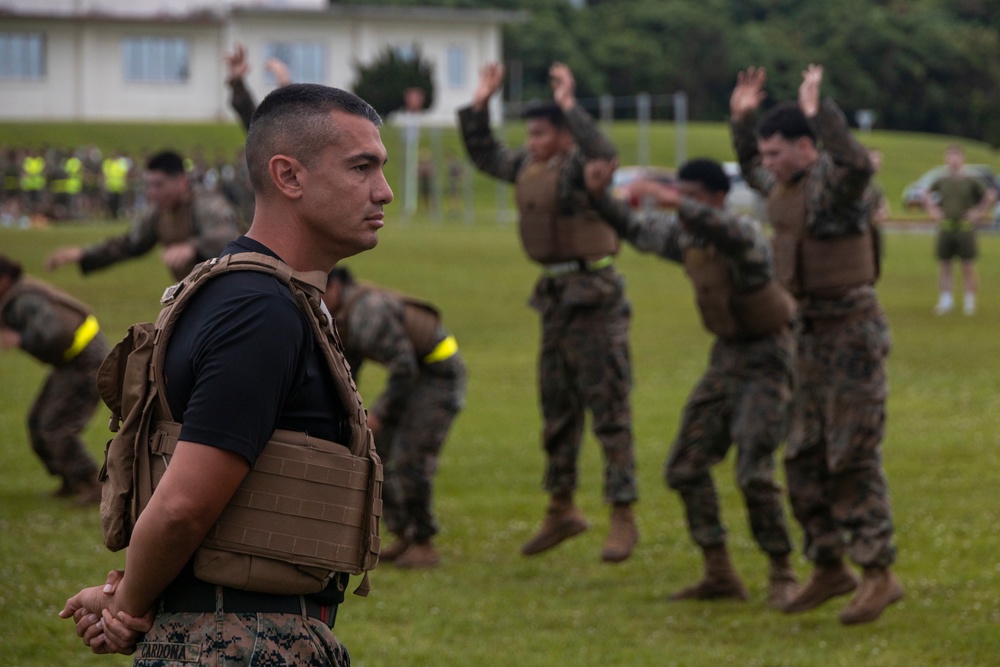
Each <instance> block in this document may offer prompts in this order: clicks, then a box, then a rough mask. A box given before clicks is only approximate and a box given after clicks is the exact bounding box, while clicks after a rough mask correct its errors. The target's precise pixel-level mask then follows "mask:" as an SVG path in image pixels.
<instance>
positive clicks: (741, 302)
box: [683, 246, 795, 340]
mask: <svg viewBox="0 0 1000 667" xmlns="http://www.w3.org/2000/svg"><path fill="white" fill-rule="evenodd" d="M683 259H684V269H685V271H686V272H687V274H688V276H689V277H690V278H691V282H692V283H693V284H694V293H695V301H696V302H697V304H698V312H699V313H700V314H701V321H702V324H704V325H705V328H706V329H708V330H709V331H711V332H712V333H714V334H715V335H716V336H718V337H719V338H722V339H723V340H746V339H751V338H760V337H762V336H768V335H771V334H775V333H778V332H779V331H781V330H782V329H783V328H784V327H786V326H788V323H789V322H791V320H792V317H793V315H794V314H795V300H794V299H793V298H792V296H791V295H790V294H789V293H788V292H787V291H786V290H785V289H784V288H783V287H781V285H779V284H778V281H776V280H773V279H772V280H769V281H768V282H767V283H765V284H764V285H763V286H761V287H758V288H756V289H754V290H751V291H749V292H746V293H743V294H740V293H738V292H737V291H736V289H735V288H734V286H733V278H732V275H731V274H730V273H729V268H728V267H727V266H726V261H725V259H724V258H723V256H722V254H721V253H719V252H718V251H717V250H716V248H715V246H708V247H705V248H688V249H687V250H685V251H684V257H683Z"/></svg>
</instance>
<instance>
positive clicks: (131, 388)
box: [97, 253, 382, 595]
mask: <svg viewBox="0 0 1000 667" xmlns="http://www.w3.org/2000/svg"><path fill="white" fill-rule="evenodd" d="M229 271H260V272H263V273H267V274H269V275H272V276H274V277H276V278H278V279H280V280H281V281H282V282H284V283H285V284H287V285H288V287H289V289H290V290H291V292H292V295H293V296H294V297H295V301H296V303H297V304H298V305H299V308H301V309H302V311H303V312H304V313H306V315H307V319H308V320H309V321H310V322H311V323H312V329H313V334H314V336H315V338H316V340H317V342H318V343H319V347H320V348H321V349H322V351H323V355H324V357H325V358H326V360H327V365H328V367H329V369H330V373H331V375H332V376H333V379H334V383H335V384H336V387H337V399H338V401H339V402H340V404H341V405H343V406H344V408H345V410H346V412H347V416H348V421H349V423H350V430H351V436H350V442H348V443H347V444H346V445H345V444H338V443H336V442H331V441H328V440H321V439H319V438H314V437H310V436H308V435H306V434H305V433H299V432H294V431H284V430H277V431H275V432H274V433H273V434H272V436H271V439H270V440H269V441H268V442H267V445H266V446H265V447H264V449H263V451H262V452H261V454H260V456H259V457H258V459H257V461H256V463H255V464H254V466H253V468H252V469H251V470H250V472H249V473H248V474H247V476H246V477H245V478H244V480H243V482H242V483H241V484H240V486H239V488H238V489H237V491H236V493H235V494H233V497H232V499H231V500H230V501H229V504H228V505H227V506H226V508H225V509H224V510H223V512H222V514H221V516H220V517H219V519H218V521H216V523H215V525H214V526H213V527H212V528H211V529H210V530H209V532H208V535H207V536H206V537H205V539H204V541H203V542H202V543H201V546H199V548H198V550H197V551H196V552H195V555H194V573H195V576H196V577H198V578H199V579H201V580H202V581H206V582H208V583H211V584H217V585H222V586H229V587H232V588H238V589H243V590H250V591H257V592H262V593H278V594H284V595H301V594H307V593H316V592H319V591H321V590H323V589H324V588H325V587H326V586H327V584H328V583H329V582H330V580H331V578H332V577H333V576H334V574H336V573H337V572H348V573H350V574H360V573H362V572H367V570H370V569H372V568H373V567H375V564H376V563H377V562H378V553H379V548H380V545H381V540H380V537H379V517H380V516H381V514H382V464H381V461H380V460H379V458H378V455H377V454H376V453H375V442H374V439H373V438H372V435H371V431H370V430H369V429H368V425H367V418H366V416H365V411H364V407H363V406H362V404H361V397H360V396H359V395H358V392H357V388H356V387H355V385H354V381H353V380H352V379H351V375H350V371H349V369H348V368H347V363H346V361H345V360H344V356H343V352H342V347H341V344H340V341H339V339H338V338H337V336H336V332H335V330H334V328H333V326H332V324H331V321H330V318H329V317H328V316H327V313H326V310H325V308H324V307H323V306H322V305H321V304H322V301H321V298H320V297H321V295H322V290H323V289H324V288H325V286H326V274H325V273H323V272H321V271H315V272H311V273H304V274H303V273H297V272H295V271H293V270H292V269H291V267H289V266H288V265H287V264H284V263H283V262H281V261H279V260H277V259H275V258H273V257H269V256H267V255H263V254H258V253H239V254H234V255H227V256H225V257H222V258H219V259H213V260H210V261H207V262H202V263H201V264H199V265H198V266H197V267H195V269H194V270H193V271H192V272H191V274H190V275H188V276H187V277H186V278H185V279H184V280H182V281H181V282H179V283H177V284H175V285H173V286H171V287H169V288H168V289H167V291H166V292H165V293H164V295H163V298H162V299H161V303H162V304H163V309H162V310H161V311H160V314H159V316H158V317H157V319H156V324H155V325H151V324H149V323H142V324H135V325H133V326H132V327H131V328H130V329H129V333H128V334H127V335H126V336H125V339H124V340H123V341H122V342H121V343H119V344H118V345H117V346H116V347H115V348H114V350H112V352H111V354H110V355H109V356H108V358H107V360H106V361H105V362H104V364H103V365H102V366H101V369H100V371H99V372H98V378H97V379H98V388H99V390H100V392H101V397H102V398H103V399H104V402H105V403H107V405H108V407H109V408H111V423H110V428H111V430H112V431H113V432H115V436H114V437H113V438H112V439H111V441H110V442H109V443H108V447H107V451H106V454H105V463H104V467H103V469H102V470H101V481H102V482H103V485H104V488H103V493H102V496H103V497H102V500H101V523H102V525H103V528H104V542H105V544H106V545H107V547H108V548H109V549H111V550H112V551H117V550H119V549H121V548H123V547H125V546H127V545H128V542H129V539H130V537H131V533H132V529H133V528H134V527H135V522H136V520H137V519H138V518H139V515H140V514H141V513H142V510H143V509H144V508H145V507H146V505H147V504H148V503H149V500H150V498H151V497H152V495H153V491H154V490H155V489H156V486H157V484H158V483H159V481H160V479H161V478H162V477H163V474H164V472H165V471H166V469H167V466H168V464H169V462H170V458H171V456H172V455H173V452H174V448H175V446H176V444H177V438H178V436H179V434H180V429H181V425H180V424H178V423H177V422H174V421H173V420H172V417H171V414H170V408H169V405H168V404H167V399H166V395H165V392H164V388H165V386H166V383H165V381H164V378H163V363H164V359H165V357H166V349H167V342H168V341H169V339H170V334H171V333H172V332H173V329H174V326H175V324H176V322H177V319H178V317H179V316H180V314H181V312H182V311H183V309H184V306H185V305H186V304H187V302H188V300H189V299H190V298H191V296H192V295H193V294H195V293H196V292H197V290H198V288H199V287H201V286H202V285H203V284H204V283H205V282H206V281H207V280H209V279H211V278H214V277H216V276H219V275H221V274H223V273H226V272H229ZM368 589H369V585H368V576H367V574H366V575H365V578H364V579H363V581H362V582H361V584H360V585H359V586H358V589H357V590H356V591H355V593H356V594H358V595H367V593H368Z"/></svg>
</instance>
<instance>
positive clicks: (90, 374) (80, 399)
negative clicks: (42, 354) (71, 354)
mask: <svg viewBox="0 0 1000 667" xmlns="http://www.w3.org/2000/svg"><path fill="white" fill-rule="evenodd" d="M109 349H110V348H109V347H108V343H107V341H106V340H105V339H104V337H103V336H102V335H101V334H98V335H97V336H96V337H95V338H94V339H93V340H92V341H90V343H89V344H88V345H87V347H85V348H83V351H81V352H80V354H78V355H77V356H76V358H74V359H73V361H71V362H70V363H68V364H67V365H65V366H59V367H56V368H53V369H52V372H51V373H50V374H49V376H48V377H47V378H46V379H45V384H43V385H42V391H41V392H40V393H39V394H38V397H37V398H36V399H35V402H34V404H32V406H31V412H30V413H29V414H28V433H29V435H30V437H31V447H32V449H33V450H34V451H35V454H37V455H38V458H39V459H41V460H42V463H43V464H44V465H45V469H46V470H48V471H49V473H50V474H52V475H56V476H58V477H61V478H62V479H63V480H65V482H67V484H68V485H69V486H70V488H72V487H74V486H76V485H79V484H81V483H87V484H89V483H96V481H97V469H98V465H97V462H96V461H95V460H94V457H93V456H91V455H90V452H88V451H87V446H86V443H84V441H83V438H81V437H80V434H81V433H83V429H84V428H86V426H87V423H88V422H90V418H91V417H93V416H94V411H95V410H96V409H97V404H98V403H99V401H100V396H99V395H98V393H97V382H96V380H95V378H96V377H97V369H98V368H100V367H101V363H102V362H103V361H104V358H105V357H106V356H108V351H109Z"/></svg>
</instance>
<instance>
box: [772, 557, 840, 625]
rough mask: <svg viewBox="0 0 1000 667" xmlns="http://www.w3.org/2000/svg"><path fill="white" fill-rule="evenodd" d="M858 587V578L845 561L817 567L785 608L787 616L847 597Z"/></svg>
mask: <svg viewBox="0 0 1000 667" xmlns="http://www.w3.org/2000/svg"><path fill="white" fill-rule="evenodd" d="M857 587H858V578H857V576H856V575H855V574H854V573H853V572H851V571H850V570H849V569H848V568H847V566H845V565H844V561H841V560H838V561H837V562H836V563H835V564H831V565H817V566H816V567H815V569H813V571H812V575H811V576H810V577H809V581H808V582H807V583H806V585H805V586H803V587H802V588H801V589H799V592H798V593H796V594H795V595H794V596H793V597H792V598H791V599H790V600H789V601H788V604H786V605H785V606H784V609H783V611H784V612H785V613H786V614H798V613H800V612H803V611H809V610H810V609H815V608H816V607H818V606H820V605H821V604H823V603H824V602H826V601H827V600H829V599H830V598H835V597H837V596H838V595H847V594H848V593H850V592H851V591H853V590H854V589H855V588H857Z"/></svg>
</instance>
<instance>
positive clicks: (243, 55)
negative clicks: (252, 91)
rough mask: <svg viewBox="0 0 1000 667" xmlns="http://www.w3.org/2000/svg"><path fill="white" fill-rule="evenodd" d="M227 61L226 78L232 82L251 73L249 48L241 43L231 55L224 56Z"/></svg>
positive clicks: (234, 48) (237, 44)
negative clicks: (248, 57)
mask: <svg viewBox="0 0 1000 667" xmlns="http://www.w3.org/2000/svg"><path fill="white" fill-rule="evenodd" d="M223 60H225V61H226V78H228V79H229V80H230V81H235V80H236V79H242V78H243V77H244V76H246V74H247V72H249V71H250V63H249V62H247V47H245V46H243V45H242V44H240V43H239V42H236V45H235V46H234V47H233V50H232V51H231V52H230V53H227V54H226V55H225V56H223Z"/></svg>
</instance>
